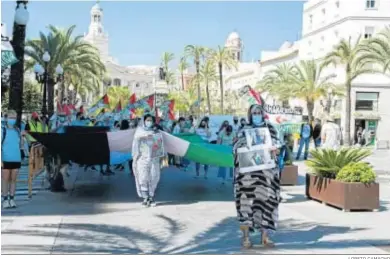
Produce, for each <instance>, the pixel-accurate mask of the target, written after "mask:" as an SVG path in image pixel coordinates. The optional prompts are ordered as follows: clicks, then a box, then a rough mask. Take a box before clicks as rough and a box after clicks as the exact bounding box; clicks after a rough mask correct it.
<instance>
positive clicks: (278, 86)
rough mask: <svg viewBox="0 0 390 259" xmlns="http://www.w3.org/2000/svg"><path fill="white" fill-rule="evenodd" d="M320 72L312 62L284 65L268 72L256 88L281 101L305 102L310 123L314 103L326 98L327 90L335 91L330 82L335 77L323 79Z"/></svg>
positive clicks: (330, 76) (319, 68) (320, 68)
mask: <svg viewBox="0 0 390 259" xmlns="http://www.w3.org/2000/svg"><path fill="white" fill-rule="evenodd" d="M322 71H323V67H322V66H319V65H318V64H317V63H316V62H315V61H314V60H310V61H300V62H299V63H298V64H295V65H290V64H286V63H284V64H281V65H277V66H276V68H275V69H272V70H270V71H269V72H268V73H267V74H266V75H265V77H264V79H263V80H262V81H260V82H259V83H258V85H257V87H258V88H260V89H261V90H263V91H267V92H268V93H270V94H271V95H272V96H276V97H278V98H279V99H281V100H288V99H291V98H299V99H302V100H305V102H306V107H307V111H308V116H309V120H310V121H312V120H313V111H314V104H315V102H316V101H317V100H318V99H320V98H321V97H323V96H326V93H327V90H328V89H329V88H332V89H337V87H336V86H335V85H334V84H333V83H331V82H330V80H331V79H332V78H334V77H335V75H329V76H326V77H323V75H322ZM335 92H336V91H335Z"/></svg>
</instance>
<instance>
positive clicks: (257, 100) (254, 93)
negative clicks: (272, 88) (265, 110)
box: [249, 88, 263, 105]
mask: <svg viewBox="0 0 390 259" xmlns="http://www.w3.org/2000/svg"><path fill="white" fill-rule="evenodd" d="M249 93H250V94H251V95H252V97H253V98H255V100H256V102H257V103H258V104H260V105H262V104H263V103H262V102H261V98H260V93H258V92H256V91H255V90H253V89H252V88H250V89H249Z"/></svg>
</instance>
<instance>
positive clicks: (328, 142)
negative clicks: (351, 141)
mask: <svg viewBox="0 0 390 259" xmlns="http://www.w3.org/2000/svg"><path fill="white" fill-rule="evenodd" d="M321 139H325V141H324V142H323V143H322V147H323V148H331V149H338V148H339V147H340V141H341V130H340V127H339V126H338V125H337V124H335V123H332V122H327V123H325V124H324V125H323V126H322V129H321Z"/></svg>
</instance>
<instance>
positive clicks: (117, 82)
mask: <svg viewBox="0 0 390 259" xmlns="http://www.w3.org/2000/svg"><path fill="white" fill-rule="evenodd" d="M120 85H121V80H120V79H118V78H115V79H114V86H120Z"/></svg>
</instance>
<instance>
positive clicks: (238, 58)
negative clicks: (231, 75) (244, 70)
mask: <svg viewBox="0 0 390 259" xmlns="http://www.w3.org/2000/svg"><path fill="white" fill-rule="evenodd" d="M237 60H238V61H240V52H237Z"/></svg>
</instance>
